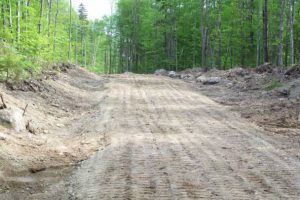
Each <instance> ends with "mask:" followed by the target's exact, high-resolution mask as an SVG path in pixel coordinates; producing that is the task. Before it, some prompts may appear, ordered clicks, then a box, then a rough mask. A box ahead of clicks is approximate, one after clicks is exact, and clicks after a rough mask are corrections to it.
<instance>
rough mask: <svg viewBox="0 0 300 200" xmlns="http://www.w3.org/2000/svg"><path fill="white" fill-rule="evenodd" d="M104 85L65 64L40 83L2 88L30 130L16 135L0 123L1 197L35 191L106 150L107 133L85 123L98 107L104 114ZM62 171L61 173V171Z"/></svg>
mask: <svg viewBox="0 0 300 200" xmlns="http://www.w3.org/2000/svg"><path fill="white" fill-rule="evenodd" d="M59 72H62V73H59ZM105 82H107V80H106V79H105V78H100V77H99V76H96V75H94V74H91V73H89V72H87V71H85V70H84V69H82V68H79V67H77V66H74V65H70V64H61V65H57V66H53V67H52V68H51V69H49V70H48V71H46V72H45V73H43V74H42V75H41V77H40V78H39V79H38V80H26V81H22V82H19V83H12V82H8V83H2V84H0V91H1V93H2V94H3V97H4V101H5V103H6V104H7V106H8V107H13V108H18V109H22V110H24V111H25V113H24V121H25V122H26V128H27V130H24V131H21V132H19V133H17V132H15V131H14V130H13V129H10V128H7V127H6V126H2V125H0V196H1V195H5V194H7V199H14V198H17V196H18V195H16V192H15V191H17V190H18V192H20V189H21V191H22V190H23V192H25V193H31V192H37V190H39V188H40V186H41V185H43V183H45V184H49V183H50V182H51V180H53V179H59V178H60V177H61V176H62V175H63V174H64V173H66V171H64V170H66V169H67V168H68V167H69V166H73V165H76V163H78V162H79V161H81V160H84V159H86V158H88V157H89V156H90V155H92V154H93V153H94V152H96V151H97V150H98V149H99V148H100V147H101V146H103V135H102V134H101V133H99V132H97V133H95V131H97V130H95V129H92V128H91V129H89V127H93V125H91V123H94V121H93V120H91V122H87V121H86V120H84V119H88V118H91V117H92V116H91V115H93V112H94V109H97V110H98V111H97V112H101V108H98V106H99V102H102V101H105V99H106V93H105V92H104V91H105V88H104V83H105ZM91 96H92V97H93V98H91ZM25 108H26V110H25ZM92 111H93V112H92ZM83 130H84V131H83ZM65 167H67V168H65ZM54 169H55V171H56V172H55V173H54V172H52V170H54ZM58 169H61V171H62V172H63V173H62V174H59V173H57V171H58ZM68 169H69V168H68ZM37 172H43V173H44V175H43V176H40V175H39V173H37ZM35 174H36V175H35ZM45 174H48V175H49V176H48V178H47V179H45V177H47V176H45ZM41 177H43V178H41ZM49 180H50V181H49ZM33 183H34V184H33ZM29 185H30V187H29ZM35 185H36V187H33V186H35ZM10 194H14V196H13V197H12V196H9V195H10Z"/></svg>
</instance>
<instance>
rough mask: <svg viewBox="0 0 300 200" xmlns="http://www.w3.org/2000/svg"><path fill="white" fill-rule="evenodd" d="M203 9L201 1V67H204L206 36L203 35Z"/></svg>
mask: <svg viewBox="0 0 300 200" xmlns="http://www.w3.org/2000/svg"><path fill="white" fill-rule="evenodd" d="M204 16H205V8H204V0H201V41H202V42H201V66H202V67H205V52H206V48H205V44H206V34H205V32H206V31H205V18H204Z"/></svg>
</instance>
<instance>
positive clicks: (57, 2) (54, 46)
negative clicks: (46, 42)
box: [53, 0, 59, 53]
mask: <svg viewBox="0 0 300 200" xmlns="http://www.w3.org/2000/svg"><path fill="white" fill-rule="evenodd" d="M58 13H59V0H56V13H55V18H54V36H53V53H55V50H56V34H57V20H58Z"/></svg>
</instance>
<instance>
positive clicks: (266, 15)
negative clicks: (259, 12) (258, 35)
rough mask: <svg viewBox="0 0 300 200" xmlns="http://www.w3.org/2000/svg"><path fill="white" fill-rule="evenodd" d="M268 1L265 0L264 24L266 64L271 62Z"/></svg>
mask: <svg viewBox="0 0 300 200" xmlns="http://www.w3.org/2000/svg"><path fill="white" fill-rule="evenodd" d="M268 15H269V13H268V0H264V11H263V24H264V62H265V63H267V62H269V47H268V46H269V45H268V34H269V33H268V32H269V30H268V29H269V19H268Z"/></svg>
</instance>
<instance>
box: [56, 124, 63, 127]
mask: <svg viewBox="0 0 300 200" xmlns="http://www.w3.org/2000/svg"><path fill="white" fill-rule="evenodd" d="M56 126H57V127H59V128H62V127H64V126H65V125H63V124H56Z"/></svg>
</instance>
